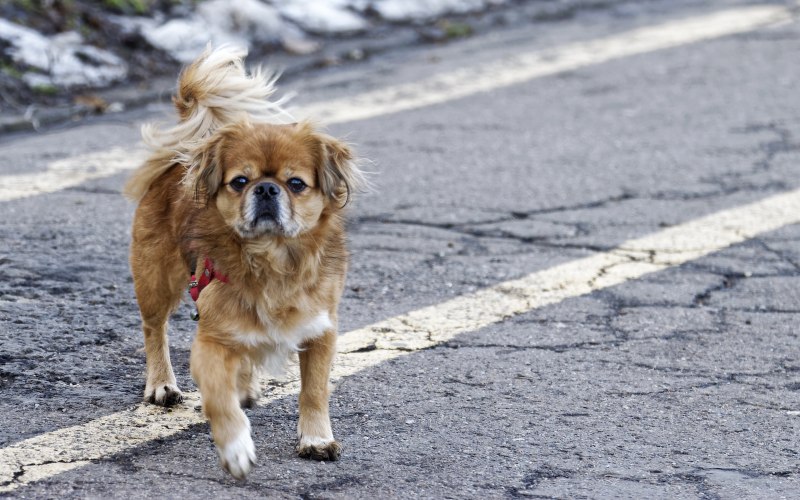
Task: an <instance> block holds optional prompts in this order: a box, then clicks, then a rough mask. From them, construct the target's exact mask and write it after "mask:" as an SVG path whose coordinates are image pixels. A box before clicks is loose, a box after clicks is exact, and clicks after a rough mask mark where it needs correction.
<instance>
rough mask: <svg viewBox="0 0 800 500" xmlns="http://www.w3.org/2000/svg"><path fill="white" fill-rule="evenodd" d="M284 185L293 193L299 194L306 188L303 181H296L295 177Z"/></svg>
mask: <svg viewBox="0 0 800 500" xmlns="http://www.w3.org/2000/svg"><path fill="white" fill-rule="evenodd" d="M286 185H287V186H289V189H291V190H292V192H293V193H299V192H300V191H302V190H304V189H305V188H306V183H305V182H303V179H298V178H297V177H292V178H291V179H289V180H288V181H286Z"/></svg>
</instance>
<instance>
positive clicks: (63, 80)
mask: <svg viewBox="0 0 800 500" xmlns="http://www.w3.org/2000/svg"><path fill="white" fill-rule="evenodd" d="M0 39H2V40H6V41H7V42H8V43H9V44H10V47H9V48H7V49H6V52H7V54H8V55H9V56H10V57H11V59H12V60H13V61H14V62H16V63H18V64H22V65H25V66H29V67H31V68H35V69H37V70H39V71H40V72H33V71H29V72H26V73H25V74H23V76H22V79H23V80H24V81H25V83H26V84H27V85H29V86H31V87H36V86H49V85H57V86H63V87H74V86H84V85H86V86H90V87H99V86H103V85H108V84H109V83H112V82H115V81H118V80H122V79H124V78H125V77H126V76H127V75H128V66H127V64H125V62H124V61H123V60H122V59H120V58H119V57H117V56H115V55H114V54H112V53H111V52H108V51H106V50H102V49H99V48H97V47H93V46H91V45H85V44H84V43H83V38H81V36H80V35H79V34H78V33H76V32H74V31H69V32H66V33H59V34H58V35H54V36H52V37H46V36H44V35H42V34H40V33H38V32H37V31H34V30H32V29H29V28H26V27H24V26H20V25H17V24H14V23H11V22H9V21H6V20H5V19H0Z"/></svg>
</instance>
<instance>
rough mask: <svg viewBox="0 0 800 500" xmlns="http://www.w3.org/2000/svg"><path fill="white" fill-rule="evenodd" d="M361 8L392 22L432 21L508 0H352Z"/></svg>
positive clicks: (356, 6) (355, 6) (354, 4)
mask: <svg viewBox="0 0 800 500" xmlns="http://www.w3.org/2000/svg"><path fill="white" fill-rule="evenodd" d="M351 2H352V6H353V7H354V8H357V9H359V10H362V11H363V10H366V9H371V10H373V11H375V12H377V13H378V15H379V16H380V17H382V18H383V19H386V20H387V21H392V22H409V21H430V20H432V19H435V18H437V17H440V16H443V15H445V14H467V13H470V12H480V11H482V10H484V9H486V8H487V7H491V6H493V5H502V4H504V3H506V0H351Z"/></svg>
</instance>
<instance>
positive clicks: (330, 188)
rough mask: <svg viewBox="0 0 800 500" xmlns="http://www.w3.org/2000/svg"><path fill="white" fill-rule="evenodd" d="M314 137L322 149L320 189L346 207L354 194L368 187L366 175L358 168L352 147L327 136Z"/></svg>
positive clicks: (319, 167) (318, 135)
mask: <svg viewBox="0 0 800 500" xmlns="http://www.w3.org/2000/svg"><path fill="white" fill-rule="evenodd" d="M314 135H315V137H316V139H317V140H318V141H319V145H320V149H321V151H320V154H321V160H320V165H319V166H318V167H317V172H318V180H319V187H320V189H321V190H322V193H323V194H324V195H325V196H326V197H327V198H329V199H330V200H332V201H336V202H338V203H339V205H340V206H344V205H346V204H347V202H348V201H349V200H350V195H351V194H352V193H354V192H357V191H361V190H363V189H365V188H366V187H367V181H366V178H365V177H364V173H363V172H362V171H361V170H360V169H359V168H358V166H356V164H355V161H354V157H353V152H352V150H351V149H350V146H348V145H347V144H345V143H343V142H341V141H339V140H337V139H335V138H333V137H331V136H329V135H327V134H322V133H318V132H317V133H315V134H314Z"/></svg>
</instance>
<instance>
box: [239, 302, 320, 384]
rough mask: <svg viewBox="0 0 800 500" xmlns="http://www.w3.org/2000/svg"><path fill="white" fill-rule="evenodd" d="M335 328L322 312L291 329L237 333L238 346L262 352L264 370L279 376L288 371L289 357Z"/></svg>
mask: <svg viewBox="0 0 800 500" xmlns="http://www.w3.org/2000/svg"><path fill="white" fill-rule="evenodd" d="M332 328H333V323H332V322H331V318H330V316H329V315H328V313H327V312H320V313H319V314H317V315H316V316H314V317H312V318H311V319H310V320H308V321H306V322H305V323H301V324H300V325H299V326H297V327H295V328H293V329H291V330H286V329H281V328H278V327H275V326H273V325H268V326H267V327H266V329H265V330H263V331H241V332H236V333H235V334H234V338H235V339H236V341H237V342H238V343H240V344H242V345H245V346H247V347H250V348H254V349H255V350H256V352H258V353H259V356H260V358H261V359H260V360H259V361H260V362H261V364H262V365H263V368H264V369H265V370H267V371H268V372H271V373H273V374H276V375H277V374H280V373H282V372H283V371H284V369H285V367H286V363H287V362H288V360H289V356H290V355H291V354H292V353H294V352H297V351H299V350H300V346H301V345H302V344H303V342H305V341H306V340H310V339H313V338H316V337H319V336H320V335H322V334H323V333H325V331H326V330H330V329H332Z"/></svg>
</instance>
